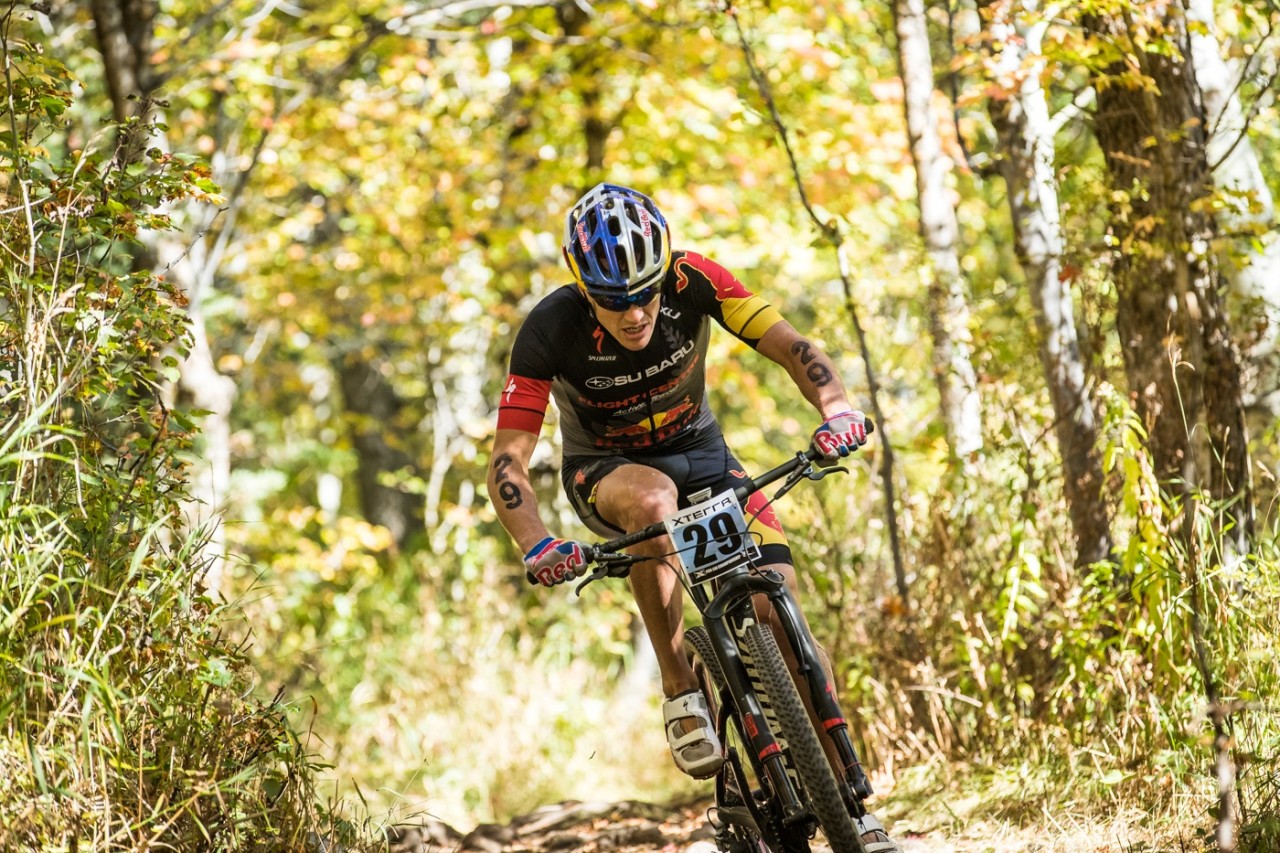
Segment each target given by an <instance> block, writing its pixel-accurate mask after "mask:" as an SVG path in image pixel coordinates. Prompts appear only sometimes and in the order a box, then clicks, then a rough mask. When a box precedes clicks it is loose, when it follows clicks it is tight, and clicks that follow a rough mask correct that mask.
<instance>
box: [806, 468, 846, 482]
mask: <svg viewBox="0 0 1280 853" xmlns="http://www.w3.org/2000/svg"><path fill="white" fill-rule="evenodd" d="M848 473H849V469H848V468H846V467H844V466H843V465H833V466H831V467H830V468H819V467H817V466H815V465H810V466H809V470H808V471H805V472H804V475H805V476H806V477H808V478H809V479H810V480H814V481H817V480H821V479H822V478H823V477H826V476H827V475H828V474H848Z"/></svg>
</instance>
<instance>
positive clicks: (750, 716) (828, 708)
mask: <svg viewBox="0 0 1280 853" xmlns="http://www.w3.org/2000/svg"><path fill="white" fill-rule="evenodd" d="M756 593H762V594H764V595H766V596H768V598H769V601H770V603H771V604H772V605H773V608H774V612H775V613H777V614H778V619H779V622H780V623H781V624H782V630H783V634H784V635H785V636H786V638H787V642H788V644H789V645H790V646H791V648H792V649H793V650H794V652H795V655H796V660H797V663H798V664H799V672H800V674H801V675H802V676H803V677H804V679H805V681H806V683H807V684H808V687H809V695H810V697H811V699H812V701H813V708H814V712H815V714H816V716H817V718H818V724H819V725H820V726H822V728H823V730H824V731H826V733H827V735H828V736H829V737H830V738H831V740H832V743H834V744H835V748H836V754H837V755H838V756H839V758H840V762H841V764H842V765H843V770H844V772H843V774H841V781H842V784H843V785H844V786H845V787H847V789H848V790H847V791H846V796H845V799H846V801H848V804H849V808H850V813H851V814H853V816H854V817H862V815H863V814H864V813H865V809H864V808H863V806H862V801H863V800H864V799H866V798H867V797H870V796H871V794H872V788H871V782H870V780H869V779H867V775H866V773H865V772H864V771H863V769H862V762H861V761H860V760H859V759H858V753H857V750H855V749H854V747H853V740H852V738H850V737H849V724H848V722H847V721H846V720H845V718H844V715H843V714H842V713H841V711H840V705H839V703H838V702H837V701H836V697H835V687H834V685H833V684H832V683H831V681H830V680H829V679H828V678H827V673H826V670H825V669H824V668H823V667H822V662H821V658H820V656H819V654H818V646H817V644H816V643H815V642H814V641H813V636H812V635H811V634H810V633H809V631H808V630H807V629H806V628H805V622H804V618H803V616H802V615H801V613H800V609H799V606H798V605H797V604H796V601H795V599H794V598H792V596H791V593H790V591H789V590H788V589H787V585H786V582H785V580H784V579H783V577H782V575H781V574H779V573H777V572H765V573H762V574H752V575H740V576H737V577H734V578H730V579H728V580H727V581H725V582H724V584H723V585H722V586H721V588H720V589H719V590H718V591H717V593H716V595H715V597H714V598H713V599H712V600H711V601H710V602H709V603H708V604H707V606H706V607H705V608H704V609H703V625H704V627H705V628H706V630H707V633H708V634H710V635H711V638H712V640H713V643H712V646H713V648H715V649H716V651H717V653H718V654H720V656H721V660H720V668H721V671H722V672H723V673H724V675H725V680H726V681H727V682H728V685H727V686H728V687H729V691H730V693H731V694H732V695H733V696H734V697H735V701H736V702H737V704H738V708H739V713H740V714H741V716H742V719H743V724H744V727H745V728H746V736H747V739H748V740H749V741H750V742H751V747H752V749H754V750H756V755H757V757H758V758H759V759H760V762H761V763H762V764H763V765H764V767H765V770H766V773H767V774H768V776H769V781H770V782H771V783H772V784H773V789H774V790H775V791H778V792H779V794H780V797H781V799H782V801H783V813H784V816H785V817H792V816H795V815H798V814H800V813H802V812H803V810H804V807H803V805H802V804H801V803H800V801H799V797H798V796H797V794H796V792H795V789H794V787H793V786H792V784H791V781H790V778H789V777H788V776H787V773H786V769H785V766H784V764H783V762H782V755H781V749H780V747H779V746H778V742H777V740H776V739H775V738H774V737H773V734H772V732H770V730H769V725H768V722H767V721H766V719H765V716H764V711H763V709H762V708H761V706H760V702H759V700H758V699H757V698H756V695H755V690H754V689H753V688H752V686H751V684H750V680H749V678H748V676H747V673H746V668H745V666H744V665H743V663H742V660H741V657H740V656H739V654H738V644H737V639H736V638H735V637H734V636H733V634H732V631H731V629H730V627H729V624H728V621H729V620H728V618H727V615H728V614H729V613H731V612H733V611H734V610H735V609H736V605H737V604H739V603H740V602H742V601H743V600H744V599H745V600H746V601H747V602H748V603H749V602H750V600H751V596H752V595H754V594H756ZM850 795H852V796H850ZM785 817H784V819H785Z"/></svg>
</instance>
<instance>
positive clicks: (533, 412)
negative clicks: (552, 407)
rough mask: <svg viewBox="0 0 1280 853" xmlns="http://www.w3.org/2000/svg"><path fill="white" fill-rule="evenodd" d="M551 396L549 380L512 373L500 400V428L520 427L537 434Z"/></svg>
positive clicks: (540, 428)
mask: <svg viewBox="0 0 1280 853" xmlns="http://www.w3.org/2000/svg"><path fill="white" fill-rule="evenodd" d="M550 396H551V383H550V382H549V381H547V380H545V379H530V378H529V377H527V376H517V375H515V374H514V373H512V374H510V375H509V376H508V377H507V382H506V385H505V386H504V387H503V389H502V397H501V399H500V400H499V401H498V429H519V430H524V431H525V432H531V433H533V434H534V435H537V434H538V433H540V432H541V431H542V419H543V418H544V417H546V414H547V400H548V398H549V397H550Z"/></svg>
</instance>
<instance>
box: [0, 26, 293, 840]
mask: <svg viewBox="0 0 1280 853" xmlns="http://www.w3.org/2000/svg"><path fill="white" fill-rule="evenodd" d="M17 15H18V13H17V12H15V8H14V7H13V6H8V7H7V9H4V10H0V46H2V48H3V56H2V57H0V58H2V59H3V66H4V67H3V72H2V73H3V75H4V76H3V90H2V91H0V176H3V177H0V256H3V258H4V261H3V270H4V272H3V280H0V774H3V778H4V784H3V786H0V849H4V850H48V851H56V850H84V849H94V850H137V849H180V850H206V849H208V850H213V849H218V850H226V849H267V850H271V849H279V850H294V849H303V848H304V847H305V844H306V838H307V833H308V831H309V827H312V826H315V825H316V820H317V815H316V810H315V808H314V806H313V803H314V796H313V791H312V789H311V783H310V778H311V772H312V768H311V766H310V765H309V762H308V759H307V757H306V755H305V753H304V751H303V750H302V749H301V747H300V745H299V743H298V740H297V739H296V738H295V736H294V735H293V734H292V732H291V730H290V727H289V726H288V725H287V723H286V720H285V719H284V709H283V708H282V707H280V706H279V705H277V704H275V703H270V702H268V703H263V702H260V701H256V700H255V699H253V698H251V695H250V693H251V691H250V690H249V687H250V684H251V681H250V677H249V673H248V670H247V668H246V665H245V659H244V655H243V649H241V648H239V647H238V646H236V645H235V644H233V643H231V642H229V641H228V639H227V638H226V636H225V635H224V625H225V624H226V614H225V613H224V611H223V610H222V609H221V608H220V607H219V606H218V605H217V604H215V603H214V602H213V601H212V600H211V599H210V598H209V597H208V596H206V595H205V592H204V588H203V586H202V583H201V577H202V574H203V571H204V568H205V567H204V565H203V558H202V557H201V556H200V555H201V553H202V549H201V547H200V545H201V544H202V540H203V536H204V535H205V533H206V532H207V531H199V530H194V531H193V530H188V529H186V527H185V525H184V524H183V519H182V510H181V507H182V502H183V500H184V498H185V496H186V467H185V463H184V459H185V458H186V455H188V454H189V453H190V452H191V451H192V448H193V442H194V441H195V438H196V434H195V430H194V426H193V424H192V422H191V420H189V419H188V417H187V416H186V415H184V413H182V412H181V411H178V410H172V409H170V408H168V407H166V405H165V404H164V403H163V402H162V394H161V391H162V387H163V384H164V381H165V378H164V375H165V372H166V371H171V370H172V369H173V368H174V367H175V366H176V364H177V360H178V359H180V358H181V357H182V355H183V352H184V348H185V345H186V343H185V328H186V323H185V316H184V313H183V310H182V306H183V304H184V300H183V296H182V294H181V293H180V292H179V291H178V290H177V289H175V288H174V287H173V286H172V285H170V284H168V283H166V282H164V281H163V280H161V279H159V278H157V277H155V276H153V275H151V274H149V273H146V272H130V271H129V267H130V253H129V251H128V247H129V246H130V245H131V244H133V242H134V241H135V240H136V238H137V234H138V231H139V228H140V227H142V228H153V229H155V228H166V227H170V222H169V219H168V217H167V215H166V214H164V213H163V212H161V205H165V204H168V203H173V202H178V201H181V200H184V199H188V198H191V197H192V196H195V195H198V194H199V193H200V189H199V188H200V187H202V186H207V181H205V179H204V178H203V173H202V171H201V170H200V168H199V167H198V165H197V164H195V163H194V162H189V161H187V160H185V159H183V158H180V157H170V156H167V155H162V154H160V152H158V151H155V152H152V154H151V155H150V157H149V158H148V162H147V163H145V164H138V165H133V166H127V167H126V166H125V165H123V164H122V163H121V162H120V160H119V159H118V158H115V157H114V156H113V155H114V153H115V152H114V151H113V150H112V149H111V147H110V145H109V144H105V141H106V140H108V139H109V138H110V137H109V136H107V135H106V133H104V134H103V135H101V136H100V137H98V138H96V139H94V140H92V141H91V142H90V143H89V144H87V145H86V146H85V150H77V151H72V150H68V149H67V148H66V146H65V140H64V138H63V137H62V135H61V134H62V132H63V128H64V125H65V122H64V117H65V115H66V113H67V111H68V109H69V108H70V107H71V105H72V103H73V96H72V91H73V88H72V86H73V81H72V80H71V79H70V77H69V75H68V74H67V72H66V69H65V68H63V67H61V66H60V65H59V64H58V63H56V62H54V61H52V60H50V59H49V58H48V57H46V56H44V55H43V54H42V53H41V52H40V51H38V50H36V49H35V48H33V47H32V46H30V45H28V44H26V43H24V42H23V41H21V40H20V39H18V38H16V37H15V36H14V27H15V26H16V25H17V22H16V17H17ZM134 130H135V131H138V130H145V129H142V128H134ZM109 132H110V131H108V133H109Z"/></svg>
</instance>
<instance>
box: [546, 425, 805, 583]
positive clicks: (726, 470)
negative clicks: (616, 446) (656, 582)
mask: <svg viewBox="0 0 1280 853" xmlns="http://www.w3.org/2000/svg"><path fill="white" fill-rule="evenodd" d="M623 465H647V466H649V467H650V468H655V469H657V470H658V471H661V472H662V473H663V474H666V475H667V476H668V477H670V478H671V480H672V482H674V483H675V484H676V493H677V495H678V499H679V505H680V507H681V508H683V507H686V506H689V505H690V504H691V503H694V501H691V500H690V496H691V495H698V496H699V499H700V500H703V499H705V498H707V497H710V496H711V495H716V494H719V493H720V492H723V491H725V490H726V489H733V488H737V487H738V486H740V485H741V484H742V482H743V481H744V480H746V479H747V474H746V472H745V471H743V470H742V466H741V465H740V464H739V463H738V460H737V459H735V458H734V456H733V453H732V452H731V451H730V450H729V448H728V446H727V445H726V444H725V443H724V439H723V438H721V437H720V436H719V435H717V436H716V437H715V438H714V439H713V440H711V441H708V442H706V443H705V444H702V445H699V446H698V447H695V448H693V449H690V450H685V451H680V452H677V453H670V454H666V455H650V454H647V453H646V454H635V453H633V454H618V455H614V456H566V457H565V459H564V464H563V465H562V466H561V469H560V479H561V481H562V482H563V484H564V490H565V494H566V495H568V497H569V502H570V503H571V504H572V505H573V509H574V511H575V512H577V513H578V517H579V518H581V519H582V522H583V524H585V525H586V526H587V527H588V528H589V529H590V530H591V531H592V532H593V533H596V534H597V535H599V536H603V537H605V538H612V537H615V536H620V535H622V534H624V533H629V532H630V531H628V530H620V529H618V528H617V527H615V526H613V525H612V524H610V523H609V522H608V521H607V520H605V519H604V517H602V516H601V515H600V513H598V512H597V511H596V505H595V496H596V489H597V488H598V487H599V485H600V481H601V480H603V479H604V478H605V477H606V476H608V475H609V474H610V473H611V472H613V471H614V470H615V469H617V468H619V467H621V466H623ZM704 490H706V493H705V494H703V495H699V493H700V492H703V491H704ZM742 511H743V513H744V514H745V515H746V517H747V521H748V522H749V524H748V529H749V530H750V531H751V533H752V535H753V536H755V539H756V542H757V543H758V544H759V546H760V557H759V558H758V559H757V560H756V561H755V564H756V565H761V566H766V565H774V564H778V563H785V564H787V565H791V548H790V546H789V545H788V544H787V536H786V533H785V532H783V529H782V524H781V523H780V522H779V521H778V517H777V515H775V514H774V511H773V508H772V507H770V506H769V505H768V498H767V497H766V495H765V494H764V493H763V492H756V493H755V494H753V495H751V497H749V498H748V499H747V500H746V502H745V503H743V506H742Z"/></svg>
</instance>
